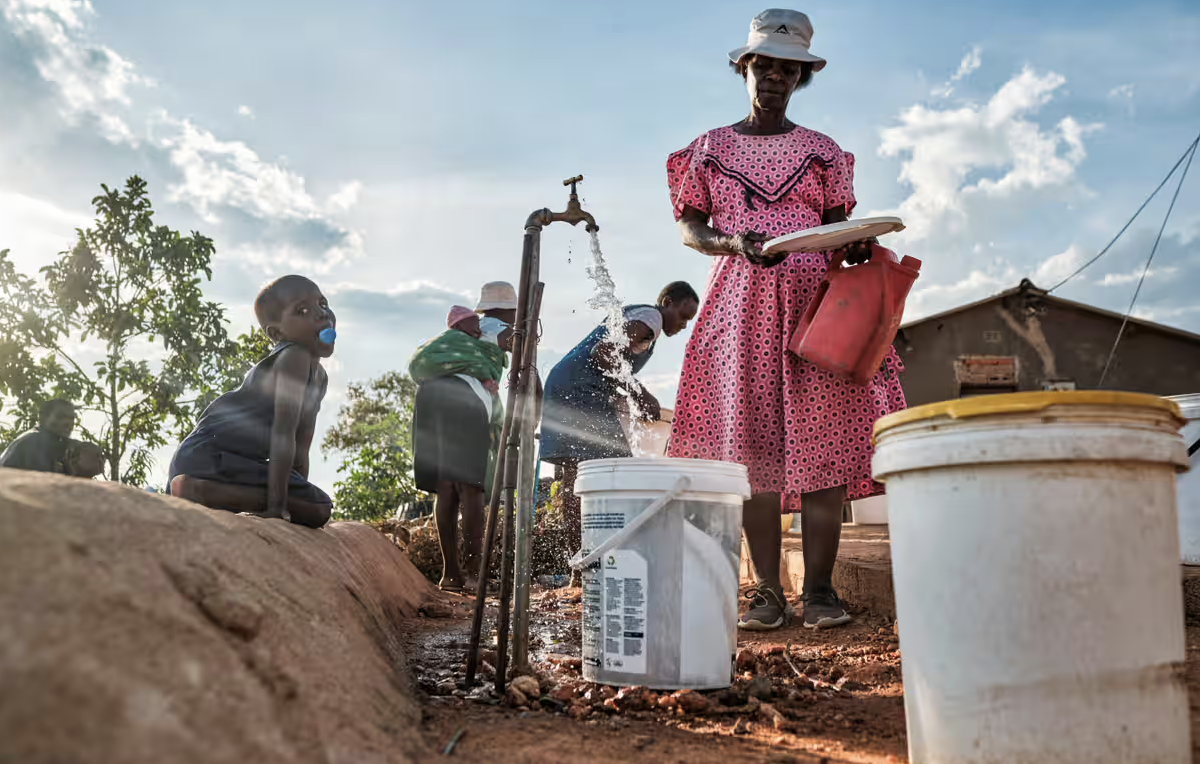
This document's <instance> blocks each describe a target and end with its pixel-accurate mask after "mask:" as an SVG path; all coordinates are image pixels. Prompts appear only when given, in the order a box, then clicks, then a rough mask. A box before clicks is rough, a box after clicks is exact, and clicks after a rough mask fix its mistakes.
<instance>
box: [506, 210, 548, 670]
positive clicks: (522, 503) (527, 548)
mask: <svg viewBox="0 0 1200 764" xmlns="http://www.w3.org/2000/svg"><path fill="white" fill-rule="evenodd" d="M531 234H532V235H533V236H534V239H533V246H532V247H531V248H529V250H528V251H529V279H530V281H531V282H532V283H537V282H538V276H539V274H540V271H541V267H542V237H541V228H540V227H535V226H528V227H527V228H526V229H525V235H526V236H529V235H531ZM531 297H532V295H531ZM532 307H533V306H532V305H526V306H525V309H526V311H527V313H529V314H531V313H532ZM537 339H538V338H537V327H536V326H534V327H531V329H530V333H529V334H528V335H526V337H525V342H526V343H528V344H529V345H530V347H529V349H528V351H527V353H526V357H527V358H529V360H530V364H529V369H528V374H529V378H528V381H527V384H526V385H525V389H524V390H522V400H521V412H522V417H521V426H520V428H519V429H518V431H517V432H518V436H519V437H520V440H521V445H520V446H519V457H518V461H517V506H516V512H515V513H514V514H515V515H516V520H515V522H514V525H513V530H514V532H515V535H516V541H515V544H514V546H515V549H514V564H513V616H512V624H513V627H512V631H513V634H512V646H513V647H512V663H513V668H514V669H516V670H518V671H519V670H521V669H524V668H526V667H528V666H529V584H530V577H531V576H530V574H531V565H530V556H531V554H532V552H533V527H534V516H535V513H536V511H537V486H535V485H534V484H533V483H534V477H533V476H534V472H535V469H534V468H535V466H536V460H537V442H536V441H535V439H534V432H535V431H536V430H537V426H538V420H540V419H541V405H540V400H539V396H538V384H537Z"/></svg>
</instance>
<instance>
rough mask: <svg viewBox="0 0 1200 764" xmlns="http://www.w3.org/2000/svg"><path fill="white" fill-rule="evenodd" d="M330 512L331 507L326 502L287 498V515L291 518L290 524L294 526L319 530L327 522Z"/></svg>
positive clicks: (331, 510)
mask: <svg viewBox="0 0 1200 764" xmlns="http://www.w3.org/2000/svg"><path fill="white" fill-rule="evenodd" d="M332 512H333V505H332V504H330V503H327V502H316V501H306V500H304V499H295V498H291V497H289V498H288V514H289V515H291V516H292V522H293V523H295V524H296V525H303V526H306V527H308V528H321V527H323V526H324V525H325V523H327V522H329V515H330V514H331V513H332Z"/></svg>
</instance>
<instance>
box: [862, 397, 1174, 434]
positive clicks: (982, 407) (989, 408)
mask: <svg viewBox="0 0 1200 764" xmlns="http://www.w3.org/2000/svg"><path fill="white" fill-rule="evenodd" d="M1051 406H1126V407H1137V408H1147V409H1157V410H1159V411H1165V412H1166V413H1168V414H1170V415H1171V416H1173V417H1175V418H1176V419H1178V420H1179V423H1180V424H1183V423H1184V421H1185V420H1184V418H1183V414H1182V413H1181V412H1180V410H1179V405H1178V404H1176V403H1175V401H1172V400H1169V399H1167V398H1160V397H1158V396H1157V395H1148V394H1146V393H1122V392H1117V391H1115V390H1052V391H1045V392H1043V391H1035V392H1028V393H1002V394H998V395H981V396H979V397H977V398H957V399H955V400H950V401H940V402H938V403H927V404H925V405H924V406H917V407H916V408H911V409H905V410H904V411H897V412H896V413H894V414H888V415H887V416H885V417H883V418H881V419H880V420H879V421H878V422H876V423H875V433H874V436H873V438H872V439H874V438H878V437H879V436H880V435H881V434H882V433H883V432H884V431H885V430H890V429H892V428H893V427H899V426H900V425H904V424H911V423H912V422H920V421H923V420H925V419H935V418H937V417H949V418H950V419H967V418H969V417H977V416H991V415H993V414H1022V413H1028V412H1031V411H1042V410H1043V409H1047V408H1049V407H1051Z"/></svg>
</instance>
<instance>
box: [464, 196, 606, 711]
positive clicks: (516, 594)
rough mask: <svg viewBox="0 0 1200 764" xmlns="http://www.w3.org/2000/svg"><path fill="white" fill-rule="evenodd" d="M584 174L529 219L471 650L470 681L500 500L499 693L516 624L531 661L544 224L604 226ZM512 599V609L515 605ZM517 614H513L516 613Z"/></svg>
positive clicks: (523, 661)
mask: <svg viewBox="0 0 1200 764" xmlns="http://www.w3.org/2000/svg"><path fill="white" fill-rule="evenodd" d="M582 180H583V176H582V175H577V176H576V177H574V178H568V179H566V180H564V181H563V185H564V186H570V187H571V195H570V197H569V198H568V200H567V209H566V210H565V211H563V212H551V211H550V210H549V209H540V210H536V211H534V212H533V213H532V214H531V215H530V216H529V218H528V219H527V220H526V221H525V239H524V243H523V248H522V254H521V283H520V285H519V287H518V290H517V325H516V326H514V327H513V328H514V336H513V353H512V357H513V368H511V369H510V370H509V377H508V384H509V389H508V407H507V408H506V410H505V414H504V425H503V427H502V430H501V437H500V452H499V453H498V454H497V458H496V475H495V477H494V480H493V483H492V489H491V493H490V495H489V501H488V508H487V509H488V517H487V529H486V531H485V533H484V540H483V554H482V564H481V568H480V576H479V588H478V589H477V590H476V593H475V610H474V613H473V615H472V621H471V638H470V641H469V644H468V648H467V661H466V684H467V685H468V686H471V685H474V684H475V674H476V671H477V669H478V665H479V646H480V641H481V639H482V636H483V614H484V609H485V606H486V603H487V572H488V570H489V569H490V564H491V560H492V551H493V550H492V547H493V544H494V542H495V540H496V531H497V529H498V527H499V526H500V523H501V522H502V520H501V511H500V505H501V503H502V501H501V500H502V499H503V504H504V513H503V514H504V519H503V532H502V533H501V546H500V561H501V566H500V567H501V574H500V613H499V616H498V622H497V628H496V630H497V637H498V640H497V665H496V691H497V692H503V691H504V688H505V686H506V685H507V683H508V637H509V626H510V624H511V626H512V632H513V633H512V636H513V646H512V647H513V649H512V658H513V660H512V663H513V666H514V668H516V669H518V670H520V669H523V668H525V667H527V666H528V664H529V584H530V571H531V567H530V562H531V559H530V558H531V552H532V534H533V525H534V517H535V514H534V513H535V511H536V504H537V485H536V482H537V456H538V454H537V447H536V439H535V435H534V431H535V430H536V428H537V423H538V420H539V419H540V418H541V417H540V414H541V401H540V395H539V388H540V386H539V385H538V383H537V339H538V338H537V334H538V316H539V315H540V312H541V301H542V288H543V285H542V284H541V283H540V282H539V281H538V275H539V270H540V257H541V233H542V229H543V228H545V227H546V226H548V225H550V224H551V223H569V224H571V225H576V224H578V223H584V224H585V228H586V229H587V231H588V232H595V231H598V230H600V227H599V226H597V225H596V219H595V218H593V217H592V216H591V215H590V214H589V213H587V212H584V210H583V208H582V207H581V206H580V204H579V195H578V193H577V192H576V188H575V187H576V184H578V183H579V182H581V181H582ZM510 596H512V597H513V599H512V611H511V613H510V611H509V610H508V607H509V603H510V600H509V597H510ZM510 616H511V617H510Z"/></svg>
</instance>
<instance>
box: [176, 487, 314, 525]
mask: <svg viewBox="0 0 1200 764" xmlns="http://www.w3.org/2000/svg"><path fill="white" fill-rule="evenodd" d="M171 495H172V496H177V497H179V498H181V499H187V500H188V501H194V502H196V503H197V504H202V505H204V506H206V507H209V508H210V509H223V510H226V511H229V512H248V513H250V514H253V515H262V514H263V513H264V512H265V511H266V508H267V489H265V488H256V487H254V486H248V485H235V484H233V483H218V482H217V481H215V480H204V479H202V478H194V477H191V476H189V475H179V476H177V477H176V478H175V479H174V480H172V481H171ZM332 509H333V506H332V505H331V504H328V503H324V502H312V501H306V500H304V499H297V498H290V497H289V498H288V514H290V515H291V520H292V522H293V523H296V524H297V525H305V526H308V527H309V528H320V527H321V526H323V525H325V523H327V522H329V515H330V512H331V511H332Z"/></svg>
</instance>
